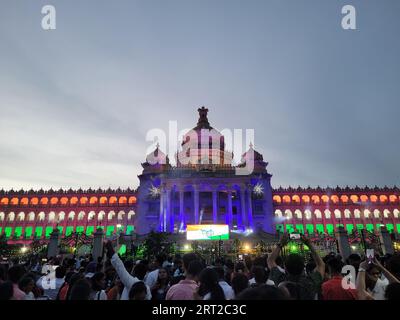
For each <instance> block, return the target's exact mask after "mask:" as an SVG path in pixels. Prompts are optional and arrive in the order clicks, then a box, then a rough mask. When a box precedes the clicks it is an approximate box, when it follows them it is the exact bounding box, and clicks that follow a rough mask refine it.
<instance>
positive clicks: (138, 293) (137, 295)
mask: <svg viewBox="0 0 400 320" xmlns="http://www.w3.org/2000/svg"><path fill="white" fill-rule="evenodd" d="M146 294H147V287H146V285H145V284H144V282H143V281H138V282H136V283H134V284H133V286H132V287H131V289H130V290H129V300H145V299H146Z"/></svg>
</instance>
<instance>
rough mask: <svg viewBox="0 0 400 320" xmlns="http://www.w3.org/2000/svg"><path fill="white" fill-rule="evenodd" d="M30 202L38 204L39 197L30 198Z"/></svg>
mask: <svg viewBox="0 0 400 320" xmlns="http://www.w3.org/2000/svg"><path fill="white" fill-rule="evenodd" d="M30 204H31V205H32V206H36V205H38V204H39V199H38V198H36V197H34V198H32V199H31V201H30Z"/></svg>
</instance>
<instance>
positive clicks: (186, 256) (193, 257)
mask: <svg viewBox="0 0 400 320" xmlns="http://www.w3.org/2000/svg"><path fill="white" fill-rule="evenodd" d="M182 260H183V271H185V272H187V270H188V269H189V264H190V263H191V262H192V261H194V260H198V258H197V255H196V254H195V253H186V254H184V255H183V258H182Z"/></svg>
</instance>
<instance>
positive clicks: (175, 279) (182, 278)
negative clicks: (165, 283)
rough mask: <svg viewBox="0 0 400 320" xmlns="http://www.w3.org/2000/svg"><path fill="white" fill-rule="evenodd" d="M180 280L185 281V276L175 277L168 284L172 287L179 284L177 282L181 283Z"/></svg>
mask: <svg viewBox="0 0 400 320" xmlns="http://www.w3.org/2000/svg"><path fill="white" fill-rule="evenodd" d="M181 280H185V276H184V275H180V276H177V277H172V278H171V280H170V282H169V284H170V286H171V287H172V286H173V285H174V284H177V283H179V281H181Z"/></svg>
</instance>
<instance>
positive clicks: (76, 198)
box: [69, 197, 78, 204]
mask: <svg viewBox="0 0 400 320" xmlns="http://www.w3.org/2000/svg"><path fill="white" fill-rule="evenodd" d="M69 203H70V204H77V203H78V197H72V198H71V199H70V200H69Z"/></svg>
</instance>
